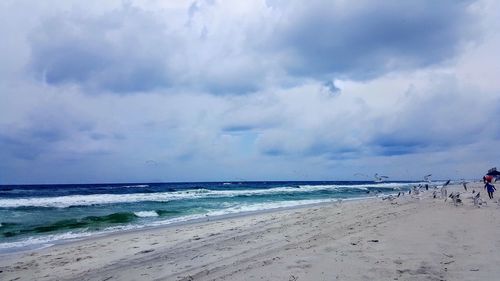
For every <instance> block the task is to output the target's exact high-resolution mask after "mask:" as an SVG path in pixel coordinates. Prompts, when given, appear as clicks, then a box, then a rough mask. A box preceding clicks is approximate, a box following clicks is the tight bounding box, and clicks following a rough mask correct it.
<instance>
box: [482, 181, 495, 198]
mask: <svg viewBox="0 0 500 281" xmlns="http://www.w3.org/2000/svg"><path fill="white" fill-rule="evenodd" d="M484 188H486V191H488V197H490V199H493V192H495V190H497V189H496V188H495V186H494V185H492V184H491V183H489V182H488V183H486V184H485V185H484Z"/></svg>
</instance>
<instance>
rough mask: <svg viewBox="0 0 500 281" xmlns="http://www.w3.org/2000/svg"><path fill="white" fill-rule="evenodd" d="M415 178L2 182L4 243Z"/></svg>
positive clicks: (363, 190) (379, 189)
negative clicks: (119, 182)
mask: <svg viewBox="0 0 500 281" xmlns="http://www.w3.org/2000/svg"><path fill="white" fill-rule="evenodd" d="M411 185H412V183H409V182H385V183H374V182H231V183H223V182H220V183H141V184H93V185H23V186H0V251H12V250H16V249H22V248H25V247H42V246H47V245H50V244H53V243H57V242H58V241H61V240H67V239H76V238H82V237H87V236H90V235H95V234H102V233H107V232H115V231H123V230H129V229H138V228H143V227H148V226H159V225H168V224H171V223H175V222H183V221H189V220H193V219H197V218H203V217H206V216H220V215H226V214H237V213H242V212H249V211H261V210H268V209H273V208H282V207H292V206H300V205H305V204H313V203H321V202H329V201H336V200H338V199H354V198H365V197H372V196H375V195H378V194H391V193H398V192H399V191H406V190H408V189H409V188H410V186H411Z"/></svg>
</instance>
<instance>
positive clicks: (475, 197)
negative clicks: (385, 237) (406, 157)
mask: <svg viewBox="0 0 500 281" xmlns="http://www.w3.org/2000/svg"><path fill="white" fill-rule="evenodd" d="M375 175H376V176H377V174H375ZM431 177H432V174H429V175H426V176H424V181H425V182H426V183H425V184H422V183H420V184H418V185H414V186H412V188H410V190H409V191H408V195H410V196H419V195H420V193H421V192H424V190H425V191H428V190H429V189H431V190H432V197H433V198H441V199H442V198H444V201H445V202H446V201H447V200H448V199H451V200H452V202H453V204H454V205H455V206H457V205H460V204H463V202H462V198H461V197H460V196H461V195H462V193H460V192H458V191H454V192H451V193H450V194H449V195H448V188H447V186H448V185H449V184H450V182H451V180H448V181H446V182H445V183H444V184H443V185H442V186H441V187H439V186H438V185H436V184H432V180H431ZM461 184H462V186H463V187H464V190H465V192H467V193H468V192H469V190H468V189H467V184H468V182H467V181H465V180H462V181H461ZM438 191H440V194H439V193H438ZM480 194H481V193H480V192H476V190H475V189H473V190H472V201H473V203H474V206H475V207H478V208H479V207H481V206H482V205H486V204H487V203H486V201H484V200H482V199H481V195H480ZM404 195H405V192H401V191H400V192H399V193H398V194H397V195H392V194H391V195H389V196H385V197H383V198H382V200H388V201H391V202H392V201H393V200H395V199H396V198H399V197H401V196H404ZM499 203H500V201H499Z"/></svg>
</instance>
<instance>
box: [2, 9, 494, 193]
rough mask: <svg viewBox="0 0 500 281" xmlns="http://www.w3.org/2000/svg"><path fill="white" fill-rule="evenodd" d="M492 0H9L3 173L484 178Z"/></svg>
mask: <svg viewBox="0 0 500 281" xmlns="http://www.w3.org/2000/svg"><path fill="white" fill-rule="evenodd" d="M499 3H500V2H499V1H495V0H484V1H482V0H479V1H447V0H443V1H433V0H428V1H423V0H415V1H399V0H394V1H369V0H366V1H345V0H325V1H322V0H312V1H282V0H267V1H265V0H257V1H255V0H251V1H250V0H249V1H229V0H228V1H219V0H206V1H202V0H200V1H159V0H158V1H155V0H145V1H100V0H99V1H31V0H30V1H22V0H3V1H1V2H0V35H1V37H2V38H1V39H0V159H1V160H0V184H13V183H93V182H94V183H95V182H151V181H162V182H172V181H229V180H235V181H241V180H352V179H354V180H367V179H369V178H366V177H363V176H359V175H355V174H357V173H363V174H367V175H373V174H375V173H379V174H384V175H387V176H389V177H390V179H393V180H396V179H399V180H406V179H421V178H422V177H423V176H424V175H425V174H428V173H432V174H434V177H435V178H440V179H445V178H456V179H460V178H481V177H482V175H483V174H484V172H486V171H487V170H488V169H489V168H491V167H493V166H500V162H499V159H500V149H499V146H500V122H499V121H500V55H499V50H500V4H499Z"/></svg>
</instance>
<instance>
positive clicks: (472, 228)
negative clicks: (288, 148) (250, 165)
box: [0, 183, 500, 280]
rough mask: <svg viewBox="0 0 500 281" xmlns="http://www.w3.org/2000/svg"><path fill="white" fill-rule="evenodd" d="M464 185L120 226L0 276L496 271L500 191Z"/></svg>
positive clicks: (492, 274) (9, 265)
mask: <svg viewBox="0 0 500 281" xmlns="http://www.w3.org/2000/svg"><path fill="white" fill-rule="evenodd" d="M472 188H475V189H477V190H478V191H480V192H481V194H482V195H483V196H482V198H483V199H485V198H487V196H486V194H484V193H483V189H482V188H480V184H477V183H474V184H471V186H470V189H472ZM452 191H463V188H462V187H461V186H457V185H455V186H452V187H449V192H452ZM462 194H463V195H462V196H463V197H462V199H463V204H462V205H459V206H454V205H453V204H452V203H451V200H450V199H448V200H447V201H446V202H444V198H437V199H433V198H432V190H430V191H429V192H423V193H421V194H420V195H419V197H418V198H416V197H410V196H408V195H406V196H404V197H402V198H398V199H396V200H393V201H392V202H391V201H390V200H382V199H381V198H378V200H377V199H373V200H359V201H355V202H343V203H340V204H331V203H329V204H320V205H317V206H309V207H303V206H301V207H299V208H293V209H286V210H279V211H273V212H265V213H259V214H251V215H245V216H237V217H232V218H224V219H219V220H210V221H208V222H198V223H191V224H184V225H182V226H175V227H160V228H155V229H148V230H141V231H134V232H128V233H118V234H116V235H110V236H105V237H98V238H94V239H88V240H85V241H75V242H74V243H70V244H64V245H56V246H53V247H50V248H45V249H42V250H39V251H28V252H23V253H16V254H13V255H10V256H9V258H6V259H0V279H2V280H13V279H16V278H19V279H17V280H34V279H36V280H60V279H64V280H140V279H142V280H151V279H154V280H335V279H339V280H496V279H497V278H496V277H497V276H498V274H500V269H498V268H497V266H496V265H497V264H498V263H499V262H500V254H499V253H497V251H496V249H497V248H498V246H500V238H497V237H496V236H497V235H496V234H497V233H498V232H499V231H500V216H498V212H499V211H500V207H499V205H498V203H497V202H498V196H496V197H497V198H495V200H489V199H485V200H486V201H487V202H488V204H487V205H485V206H483V207H481V208H476V207H474V206H472V202H471V193H470V190H469V191H468V193H465V192H463V193H462Z"/></svg>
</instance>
